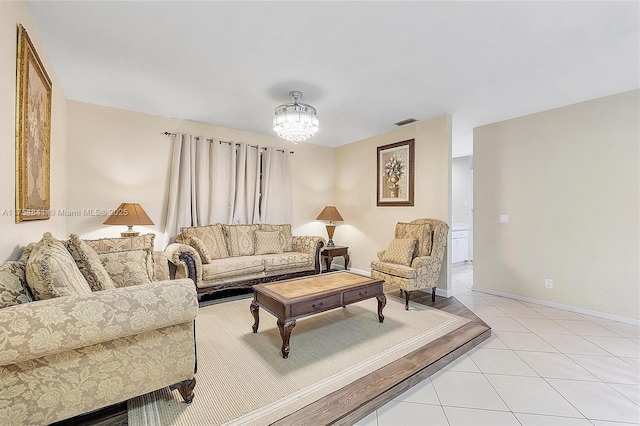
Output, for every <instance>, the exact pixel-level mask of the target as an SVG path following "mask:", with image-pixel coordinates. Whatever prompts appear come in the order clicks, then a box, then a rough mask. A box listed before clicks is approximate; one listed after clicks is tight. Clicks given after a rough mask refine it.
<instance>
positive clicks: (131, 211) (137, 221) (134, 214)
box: [103, 203, 154, 226]
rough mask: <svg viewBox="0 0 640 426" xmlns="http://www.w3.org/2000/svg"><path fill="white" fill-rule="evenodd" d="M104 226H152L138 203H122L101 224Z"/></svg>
mask: <svg viewBox="0 0 640 426" xmlns="http://www.w3.org/2000/svg"><path fill="white" fill-rule="evenodd" d="M103 223H104V224H105V225H125V226H133V225H153V224H154V223H153V222H152V221H151V219H150V218H149V216H147V213H146V212H145V211H144V209H143V208H142V207H141V206H140V204H138V203H122V204H120V205H119V206H118V208H117V209H115V211H114V212H113V213H112V214H111V216H109V218H107V220H105V221H104V222H103Z"/></svg>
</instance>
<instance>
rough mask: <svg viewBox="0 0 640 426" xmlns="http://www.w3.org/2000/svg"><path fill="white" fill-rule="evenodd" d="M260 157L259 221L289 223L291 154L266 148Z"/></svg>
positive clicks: (290, 207)
mask: <svg viewBox="0 0 640 426" xmlns="http://www.w3.org/2000/svg"><path fill="white" fill-rule="evenodd" d="M262 156H263V158H262V200H261V205H260V212H261V217H260V221H261V222H263V223H274V224H281V223H291V222H292V220H293V214H292V211H293V204H292V201H291V161H290V158H291V154H289V153H288V152H287V151H282V150H277V149H275V148H273V147H268V148H266V149H265V150H264V152H263V154H262Z"/></svg>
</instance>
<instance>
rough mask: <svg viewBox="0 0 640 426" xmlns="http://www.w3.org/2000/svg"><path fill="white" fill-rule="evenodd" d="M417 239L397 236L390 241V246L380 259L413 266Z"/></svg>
mask: <svg viewBox="0 0 640 426" xmlns="http://www.w3.org/2000/svg"><path fill="white" fill-rule="evenodd" d="M417 241H418V240H416V239H415V238H395V239H394V240H392V241H391V243H389V247H388V248H387V249H386V250H385V252H384V254H383V255H382V259H380V260H381V261H383V262H388V263H395V264H398V265H405V266H411V261H412V260H413V254H414V252H415V249H416V244H417Z"/></svg>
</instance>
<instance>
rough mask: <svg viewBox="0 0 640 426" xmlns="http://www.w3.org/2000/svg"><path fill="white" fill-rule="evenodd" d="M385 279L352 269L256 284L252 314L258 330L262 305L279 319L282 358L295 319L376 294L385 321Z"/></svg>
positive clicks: (286, 352)
mask: <svg viewBox="0 0 640 426" xmlns="http://www.w3.org/2000/svg"><path fill="white" fill-rule="evenodd" d="M383 285H384V280H374V279H371V278H368V277H364V276H362V275H356V274H352V273H351V272H334V273H329V274H322V275H313V276H310V277H303V278H294V279H291V280H284V281H278V282H276V283H270V284H259V285H254V286H253V302H251V313H252V314H253V318H254V319H255V322H254V324H253V332H254V333H257V332H258V324H259V323H260V314H259V309H260V307H262V308H264V309H265V310H267V311H268V312H270V313H271V314H272V315H274V316H275V317H276V318H277V319H278V328H279V329H280V336H281V337H282V349H281V351H282V357H283V358H288V357H289V349H290V347H289V338H290V337H291V330H293V327H295V325H296V320H297V319H299V318H302V317H306V316H309V315H314V314H318V313H320V312H325V311H328V310H331V309H335V308H339V307H344V306H346V305H350V304H352V303H356V302H360V301H362V300H366V299H370V298H372V297H375V298H376V299H378V321H379V322H383V321H384V315H382V309H383V308H384V306H385V305H386V304H387V298H386V296H385V295H384V293H383V291H382V288H383Z"/></svg>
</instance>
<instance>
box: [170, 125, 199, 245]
mask: <svg viewBox="0 0 640 426" xmlns="http://www.w3.org/2000/svg"><path fill="white" fill-rule="evenodd" d="M170 137H171V139H172V143H173V152H172V155H171V176H170V180H169V202H168V203H167V221H166V224H165V227H164V238H163V241H162V246H163V247H166V246H167V245H169V242H170V241H171V240H172V239H173V238H175V236H176V235H178V233H179V232H180V227H181V226H188V224H190V223H191V187H192V185H191V180H192V170H193V167H191V164H192V158H195V139H194V138H193V137H192V136H191V135H183V134H181V133H178V134H176V135H171V136H170ZM192 152H193V155H192Z"/></svg>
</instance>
